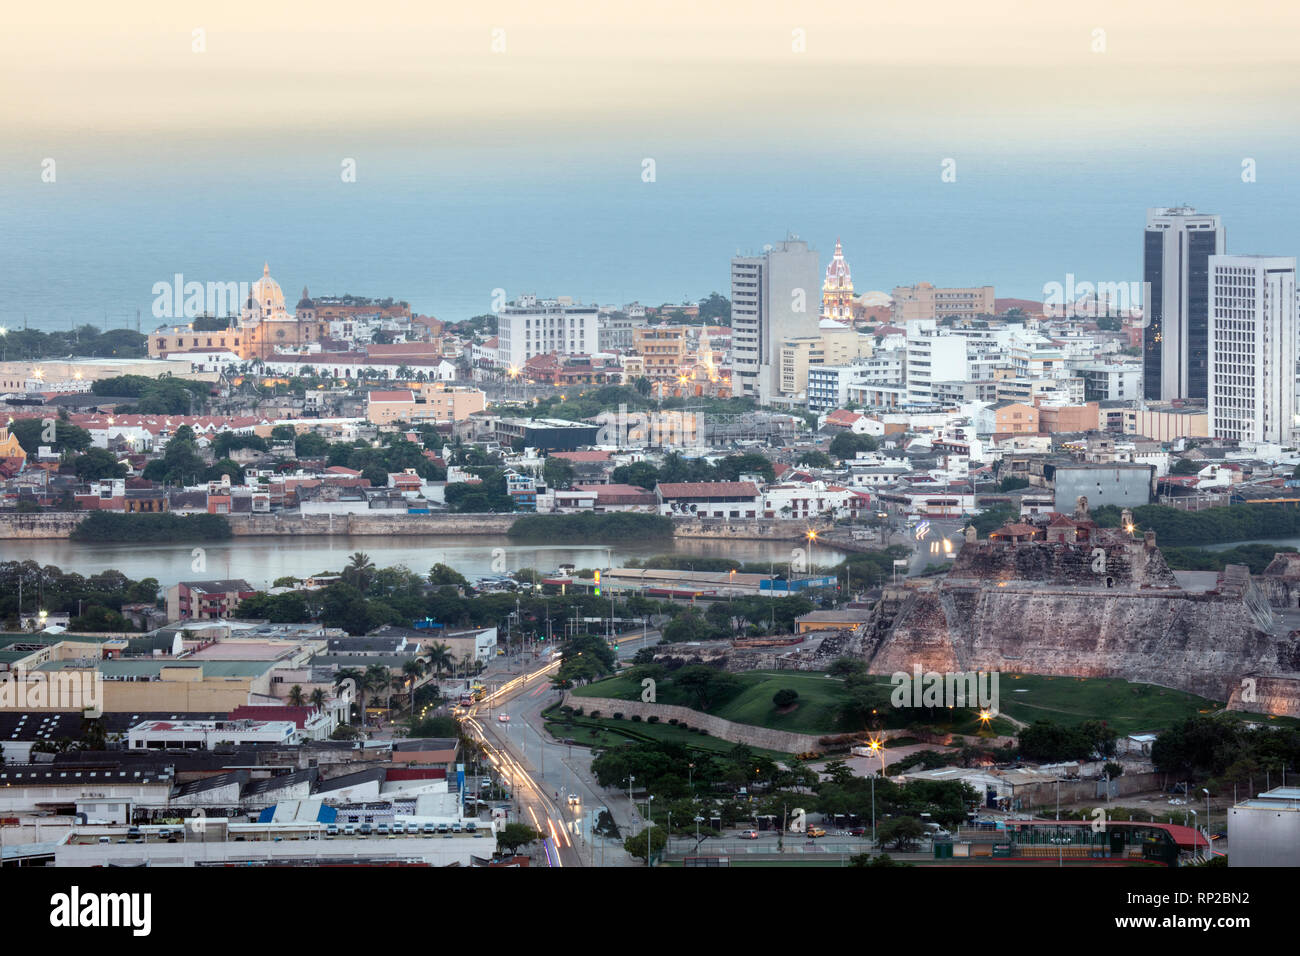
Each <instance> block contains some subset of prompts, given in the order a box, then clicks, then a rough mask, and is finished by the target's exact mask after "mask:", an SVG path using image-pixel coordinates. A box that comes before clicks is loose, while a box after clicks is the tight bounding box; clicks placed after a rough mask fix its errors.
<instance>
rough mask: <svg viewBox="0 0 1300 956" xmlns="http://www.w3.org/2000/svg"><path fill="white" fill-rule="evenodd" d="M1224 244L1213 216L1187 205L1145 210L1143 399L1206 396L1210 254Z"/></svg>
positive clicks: (1143, 245)
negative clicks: (1199, 213) (1145, 319)
mask: <svg viewBox="0 0 1300 956" xmlns="http://www.w3.org/2000/svg"><path fill="white" fill-rule="evenodd" d="M1225 248H1226V247H1225V244H1224V234H1223V225H1222V223H1220V221H1219V217H1218V216H1209V215H1198V214H1197V212H1196V210H1195V209H1192V208H1190V207H1188V206H1174V207H1171V208H1158V209H1148V210H1147V228H1146V234H1145V237H1144V239H1143V244H1142V279H1143V281H1144V282H1145V283H1146V284H1147V285H1146V289H1147V293H1148V295H1147V298H1148V299H1149V300H1150V301H1144V302H1143V303H1142V308H1143V311H1144V313H1145V315H1146V318H1147V320H1148V321H1147V327H1146V332H1145V333H1144V342H1143V348H1142V377H1143V386H1142V394H1143V395H1144V396H1145V397H1146V398H1147V399H1148V400H1151V401H1169V400H1170V399H1174V398H1200V399H1204V398H1207V397H1208V391H1209V362H1210V316H1209V294H1210V289H1209V258H1210V256H1215V255H1221V254H1222V253H1223V252H1224V250H1225Z"/></svg>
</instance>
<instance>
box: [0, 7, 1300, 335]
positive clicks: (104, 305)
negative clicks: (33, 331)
mask: <svg viewBox="0 0 1300 956" xmlns="http://www.w3.org/2000/svg"><path fill="white" fill-rule="evenodd" d="M11 7H13V9H9V10H6V14H5V28H4V30H3V32H0V235H3V236H4V237H5V240H6V244H7V245H6V253H7V254H6V256H4V257H0V324H4V323H9V324H11V325H12V324H16V323H18V322H24V321H28V320H29V319H30V320H31V321H32V322H34V323H43V324H47V325H49V326H50V327H66V326H67V324H68V323H69V322H77V321H83V320H87V319H91V320H94V321H97V322H100V323H122V322H128V323H130V324H132V325H133V324H134V321H135V316H136V313H137V310H141V309H143V310H144V311H145V313H146V314H148V310H149V307H150V303H151V301H152V294H151V292H150V290H151V289H152V287H153V285H154V283H155V282H157V281H160V280H170V279H171V277H172V276H173V275H174V274H175V273H180V272H183V273H185V274H186V275H187V276H194V277H200V276H201V277H203V278H208V279H215V280H219V281H228V280H238V279H244V278H247V279H254V278H256V277H257V276H258V275H259V274H260V270H261V264H262V262H263V261H264V260H267V259H269V260H270V261H271V264H272V269H273V270H274V272H275V274H276V275H277V277H278V278H280V279H281V280H282V281H283V282H284V283H285V288H286V290H288V291H289V292H291V293H292V294H294V295H296V294H297V292H298V290H299V289H300V288H301V287H302V286H303V285H305V284H310V286H311V288H312V291H313V292H315V293H318V294H319V293H321V292H351V293H354V294H364V295H379V296H385V295H393V296H398V297H402V298H407V299H409V300H410V301H411V303H412V305H413V307H415V308H416V309H417V310H419V311H427V312H432V313H434V314H438V315H441V316H444V317H447V318H457V317H464V316H467V315H473V314H477V313H481V312H483V311H486V309H487V307H488V303H489V302H490V301H491V295H492V293H493V290H494V289H496V288H498V287H500V288H505V289H507V290H509V292H510V293H511V294H514V293H516V292H519V291H533V292H538V293H540V294H544V295H545V294H551V295H558V294H568V295H575V296H579V297H586V298H588V299H593V298H594V299H598V300H599V301H602V302H624V301H630V300H631V299H633V298H641V299H643V300H644V301H663V300H664V299H667V298H669V297H671V298H672V300H673V301H678V300H679V299H680V298H681V297H686V296H702V295H705V294H707V293H708V292H709V291H711V290H721V291H726V289H727V282H728V272H727V268H728V265H727V264H728V257H729V256H730V255H732V254H733V253H735V252H736V251H737V250H738V249H749V250H754V249H757V248H760V247H761V244H763V243H766V242H772V241H775V240H777V239H780V238H781V237H783V236H784V235H785V234H786V233H787V231H793V232H796V233H798V234H800V235H802V236H804V237H805V238H808V239H810V240H811V241H813V242H814V243H815V244H816V245H817V247H818V248H819V249H820V250H822V252H823V253H826V254H828V253H829V249H830V248H831V247H832V246H833V242H834V239H835V238H836V237H837V236H842V237H843V239H844V242H845V250H846V252H847V253H848V254H849V256H850V262H851V263H852V264H853V267H854V277H855V280H856V282H857V284H858V288H860V289H869V288H881V289H888V288H892V287H893V286H894V285H896V284H902V283H909V282H915V281H922V280H924V281H934V282H936V283H938V284H941V285H942V284H949V285H968V284H981V283H984V282H993V283H995V284H996V285H997V287H998V290H999V294H1012V295H1019V296H1028V297H1032V296H1035V295H1037V294H1038V290H1040V289H1041V288H1042V287H1043V285H1044V283H1046V282H1049V281H1056V282H1059V281H1062V279H1063V276H1064V275H1065V274H1066V273H1067V272H1073V273H1076V274H1078V275H1080V276H1087V278H1088V279H1089V281H1102V280H1114V281H1127V280H1130V279H1133V278H1135V277H1136V275H1137V271H1138V267H1139V265H1140V252H1141V249H1140V236H1141V232H1140V230H1141V225H1142V221H1143V219H1142V217H1143V214H1144V210H1145V208H1146V207H1148V206H1154V205H1169V204H1181V203H1189V204H1192V205H1196V206H1198V207H1200V208H1202V209H1203V210H1206V211H1212V212H1218V213H1221V214H1223V215H1224V221H1225V225H1226V226H1227V230H1228V236H1229V248H1230V249H1232V250H1233V251H1261V252H1269V253H1272V254H1281V255H1293V254H1296V253H1297V252H1298V251H1300V249H1298V248H1297V246H1300V236H1297V235H1296V230H1295V225H1294V224H1295V222H1296V221H1297V213H1300V210H1297V208H1296V204H1295V195H1296V191H1295V189H1294V188H1293V186H1292V184H1293V183H1295V182H1296V181H1297V179H1300V151H1297V149H1296V139H1297V136H1296V130H1297V129H1300V109H1298V108H1297V104H1300V95H1298V94H1300V88H1298V87H1300V63H1298V62H1297V60H1298V59H1300V52H1298V51H1300V44H1298V43H1297V37H1298V36H1300V32H1298V31H1297V26H1298V25H1300V24H1298V23H1297V21H1298V20H1300V5H1297V4H1290V5H1288V4H1284V3H1281V2H1278V0H1272V2H1268V3H1262V2H1256V0H1242V2H1236V3H1232V4H1225V3H1223V2H1221V0H1216V2H1213V3H1211V2H1206V0H1190V2H1187V0H1183V2H1173V0H1168V2H1164V0H1157V2H1134V0H1101V2H1089V3H1080V2H1069V0H1066V2H1056V0H1033V2H1013V0H1002V2H997V0H994V2H988V0H938V2H934V0H914V2H910V3H907V2H904V3H898V2H893V3H880V2H870V0H868V2H864V0H852V2H848V0H846V2H817V0H813V2H805V0H799V2H794V0H790V2H785V3H776V2H771V0H744V2H735V0H722V2H715V0H689V2H682V0H667V2H662V0H644V2H640V3H626V2H617V0H614V2H610V0H599V2H595V0H593V2H578V0H525V2H492V0H479V2H474V3H459V4H449V3H446V2H443V0H432V2H430V0H422V2H401V0H398V2H393V0H380V2H372V3H361V2H356V0H348V2H341V0H317V2H312V3H292V4H283V3H280V4H277V3H263V2H258V3H254V2H251V0H221V2H212V3H208V2H197V3H196V2H185V0H157V2H155V0H143V2H141V0H130V2H128V3H126V4H107V3H104V2H102V0H93V2H91V0H73V2H69V3H62V4H57V5H55V4H40V3H26V4H22V5H18V6H15V5H12V4H11ZM195 31H202V32H201V33H199V34H196V32H195ZM495 31H504V32H503V33H502V32H495ZM196 48H198V49H201V52H195V50H196ZM498 51H499V52H498ZM647 158H649V159H653V160H654V161H655V163H656V165H657V170H656V172H657V179H656V180H655V184H654V185H653V186H648V185H647V182H646V181H644V180H643V178H642V164H643V162H644V160H645V159H647ZM949 158H951V159H952V160H954V161H955V163H956V166H957V168H958V169H959V176H958V178H957V179H956V180H954V181H953V182H951V183H947V182H941V179H940V173H941V164H942V162H943V161H944V160H946V159H949ZM1247 159H1249V160H1250V161H1252V162H1257V164H1258V178H1257V181H1256V179H1254V178H1252V179H1250V180H1249V181H1247V180H1246V179H1244V178H1243V176H1242V163H1243V161H1245V160H1247ZM353 160H355V163H356V166H357V169H358V170H359V173H358V177H357V178H356V180H355V182H350V181H346V180H344V179H343V178H342V174H341V169H342V167H343V166H344V165H345V164H346V163H348V162H350V161H353ZM48 163H56V164H57V183H56V182H55V181H54V180H52V179H47V178H46V177H45V175H44V171H45V167H46V165H47V164H48Z"/></svg>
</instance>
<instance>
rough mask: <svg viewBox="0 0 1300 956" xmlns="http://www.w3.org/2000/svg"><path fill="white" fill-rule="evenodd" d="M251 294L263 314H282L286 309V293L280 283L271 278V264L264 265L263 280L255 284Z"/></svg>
mask: <svg viewBox="0 0 1300 956" xmlns="http://www.w3.org/2000/svg"><path fill="white" fill-rule="evenodd" d="M249 294H250V296H251V297H252V299H253V300H254V301H255V302H256V303H257V307H258V308H259V309H261V310H262V313H263V314H267V313H270V312H280V311H283V309H284V292H283V290H281V288H280V283H278V282H276V281H275V280H274V279H272V278H271V266H270V265H269V264H263V266H262V278H260V279H258V280H257V281H256V282H254V283H253V287H252V289H251V290H250V293H249Z"/></svg>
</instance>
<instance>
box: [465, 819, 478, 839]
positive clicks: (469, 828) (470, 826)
mask: <svg viewBox="0 0 1300 956" xmlns="http://www.w3.org/2000/svg"><path fill="white" fill-rule="evenodd" d="M465 832H466V833H473V834H474V835H475V836H478V824H477V823H475V822H474V821H473V820H471V821H470V822H469V823H467V824H465Z"/></svg>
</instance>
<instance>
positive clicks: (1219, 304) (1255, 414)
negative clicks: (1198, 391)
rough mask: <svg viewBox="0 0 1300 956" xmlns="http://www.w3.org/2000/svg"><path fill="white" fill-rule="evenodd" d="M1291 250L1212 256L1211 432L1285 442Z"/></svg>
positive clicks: (1290, 400)
mask: <svg viewBox="0 0 1300 956" xmlns="http://www.w3.org/2000/svg"><path fill="white" fill-rule="evenodd" d="M1295 262H1296V261H1295V257H1284V256H1211V257H1210V260H1209V269H1210V277H1209V278H1210V283H1209V286H1210V302H1209V305H1210V309H1209V319H1210V321H1209V332H1210V335H1209V339H1210V341H1209V346H1210V348H1209V358H1210V380H1209V399H1208V401H1209V419H1210V421H1209V425H1210V435H1211V436H1213V437H1214V438H1225V439H1235V440H1237V441H1242V442H1278V443H1281V444H1284V445H1285V444H1288V443H1289V442H1290V439H1291V429H1292V426H1293V424H1294V421H1295V410H1296V397H1295V391H1296V372H1295V369H1296V341H1297V340H1296V287H1295Z"/></svg>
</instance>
